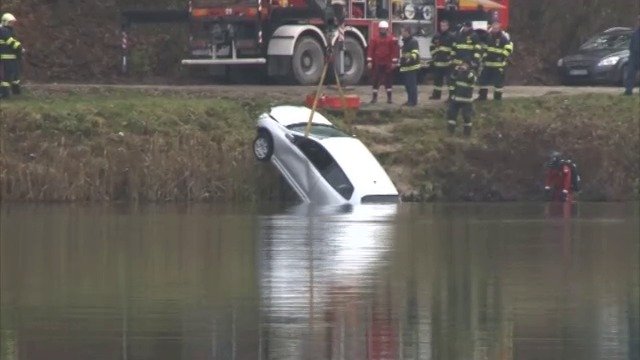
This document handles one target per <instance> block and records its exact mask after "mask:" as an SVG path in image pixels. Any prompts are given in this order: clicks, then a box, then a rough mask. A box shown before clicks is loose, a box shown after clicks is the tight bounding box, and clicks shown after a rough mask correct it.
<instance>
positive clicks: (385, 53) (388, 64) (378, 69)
mask: <svg viewBox="0 0 640 360" xmlns="http://www.w3.org/2000/svg"><path fill="white" fill-rule="evenodd" d="M378 29H379V36H378V37H377V38H373V39H372V40H371V41H370V42H369V48H368V49H367V67H368V68H369V70H371V82H372V85H373V93H372V96H371V103H372V104H374V103H376V102H377V101H378V88H379V87H380V85H381V84H382V85H384V87H385V89H386V90H387V103H388V104H391V103H392V100H391V90H392V85H393V70H394V69H395V67H396V66H398V54H399V53H400V49H398V40H397V39H396V38H395V37H394V36H393V35H389V34H388V31H389V23H388V22H386V21H380V24H378Z"/></svg>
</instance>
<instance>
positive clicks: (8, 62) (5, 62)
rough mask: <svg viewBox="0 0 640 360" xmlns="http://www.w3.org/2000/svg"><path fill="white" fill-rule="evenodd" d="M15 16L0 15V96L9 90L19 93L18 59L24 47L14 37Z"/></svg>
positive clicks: (5, 95)
mask: <svg viewBox="0 0 640 360" xmlns="http://www.w3.org/2000/svg"><path fill="white" fill-rule="evenodd" d="M16 21H17V20H16V18H15V16H13V15H12V14H9V13H5V14H4V15H2V17H0V24H1V25H2V26H1V27H0V63H2V64H0V69H2V73H3V75H2V78H1V80H0V98H3V97H9V95H10V94H11V92H13V94H15V95H19V94H20V92H21V91H20V59H21V57H22V53H23V52H24V49H23V48H22V44H21V43H20V41H18V40H17V39H16V38H15V33H14V30H13V26H14V25H15V23H16Z"/></svg>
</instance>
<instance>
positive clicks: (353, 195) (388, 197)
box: [253, 106, 399, 205]
mask: <svg viewBox="0 0 640 360" xmlns="http://www.w3.org/2000/svg"><path fill="white" fill-rule="evenodd" d="M310 112H311V110H310V109H308V108H306V107H302V106H277V107H274V108H272V109H271V110H270V111H269V112H268V113H264V114H262V115H260V117H259V118H258V124H257V132H258V134H257V136H256V139H255V140H254V142H253V152H254V155H255V157H256V159H258V160H259V161H271V163H272V164H273V165H274V166H275V167H276V168H277V169H278V170H279V171H280V173H281V174H282V176H283V177H284V178H285V179H286V180H287V182H288V183H289V184H290V185H291V187H292V188H293V190H294V191H295V192H296V193H297V194H298V196H299V197H300V199H301V200H302V201H303V202H306V203H316V204H322V205H339V204H360V203H380V202H398V201H399V195H398V190H396V187H395V186H394V185H393V182H391V179H389V176H388V175H387V173H386V172H385V171H384V169H383V168H382V166H380V164H379V163H378V161H377V160H376V158H375V157H374V156H373V155H372V154H371V152H369V150H368V149H367V148H366V147H365V146H364V144H363V143H362V142H361V141H360V140H358V139H356V138H354V137H352V136H349V135H347V134H345V133H344V132H342V131H341V130H339V129H338V128H336V127H335V126H333V124H331V122H330V121H329V120H327V119H326V118H325V117H324V116H322V115H321V114H319V113H317V112H316V113H315V114H314V117H313V123H312V125H311V131H310V134H309V137H305V136H304V132H305V127H306V126H307V122H308V120H309V115H310Z"/></svg>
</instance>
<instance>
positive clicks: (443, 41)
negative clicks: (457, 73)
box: [429, 30, 454, 100]
mask: <svg viewBox="0 0 640 360" xmlns="http://www.w3.org/2000/svg"><path fill="white" fill-rule="evenodd" d="M453 42H454V37H453V34H451V32H449V31H448V30H447V31H443V32H439V33H437V34H436V35H435V36H434V37H433V40H432V41H431V46H430V48H429V50H431V56H432V58H433V94H432V95H431V99H434V100H438V99H440V97H441V96H442V90H443V85H444V82H445V81H446V80H447V78H448V77H449V73H450V69H451V55H452V54H453Z"/></svg>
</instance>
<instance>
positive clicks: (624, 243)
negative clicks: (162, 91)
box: [0, 204, 640, 359]
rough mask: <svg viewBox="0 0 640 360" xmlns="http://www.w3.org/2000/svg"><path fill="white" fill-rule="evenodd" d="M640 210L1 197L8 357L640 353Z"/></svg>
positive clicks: (4, 353)
mask: <svg viewBox="0 0 640 360" xmlns="http://www.w3.org/2000/svg"><path fill="white" fill-rule="evenodd" d="M637 205H638V204H580V207H579V208H577V207H576V208H573V209H564V208H558V209H556V208H552V207H548V206H547V207H545V205H542V204H502V205H497V204H496V205H487V204H483V205H428V206H410V205H406V204H405V205H400V206H398V205H385V206H374V205H371V206H361V207H353V208H312V207H305V206H300V207H294V208H292V209H287V210H284V211H277V210H274V211H269V212H267V213H265V212H264V211H260V212H258V211H256V210H253V209H248V208H242V207H241V208H234V207H209V206H190V207H184V208H180V207H177V208H176V207H152V206H149V207H143V208H140V209H135V208H129V207H126V208H118V207H78V206H27V205H14V204H12V205H7V204H5V205H3V206H2V210H1V213H0V214H1V215H2V216H1V218H0V226H1V228H0V230H1V233H0V235H1V236H0V245H1V247H0V255H1V258H0V260H1V263H0V265H1V267H0V270H1V273H0V275H1V277H0V280H1V283H0V285H1V291H2V296H1V313H0V315H1V316H0V320H1V322H0V325H1V328H0V330H1V333H0V336H1V337H0V347H1V358H2V359H51V358H69V359H75V358H86V359H638V358H639V353H638V348H639V347H640V341H639V335H638V328H639V327H640V323H639V320H638V319H639V315H638V307H639V306H640V300H639V298H640V286H639V284H640V279H639V275H638V273H639V271H640V268H639V265H638V262H639V260H638V251H639V250H640V246H639V240H638V238H639V237H640V229H639V220H638V217H639V211H638V206H637Z"/></svg>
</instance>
